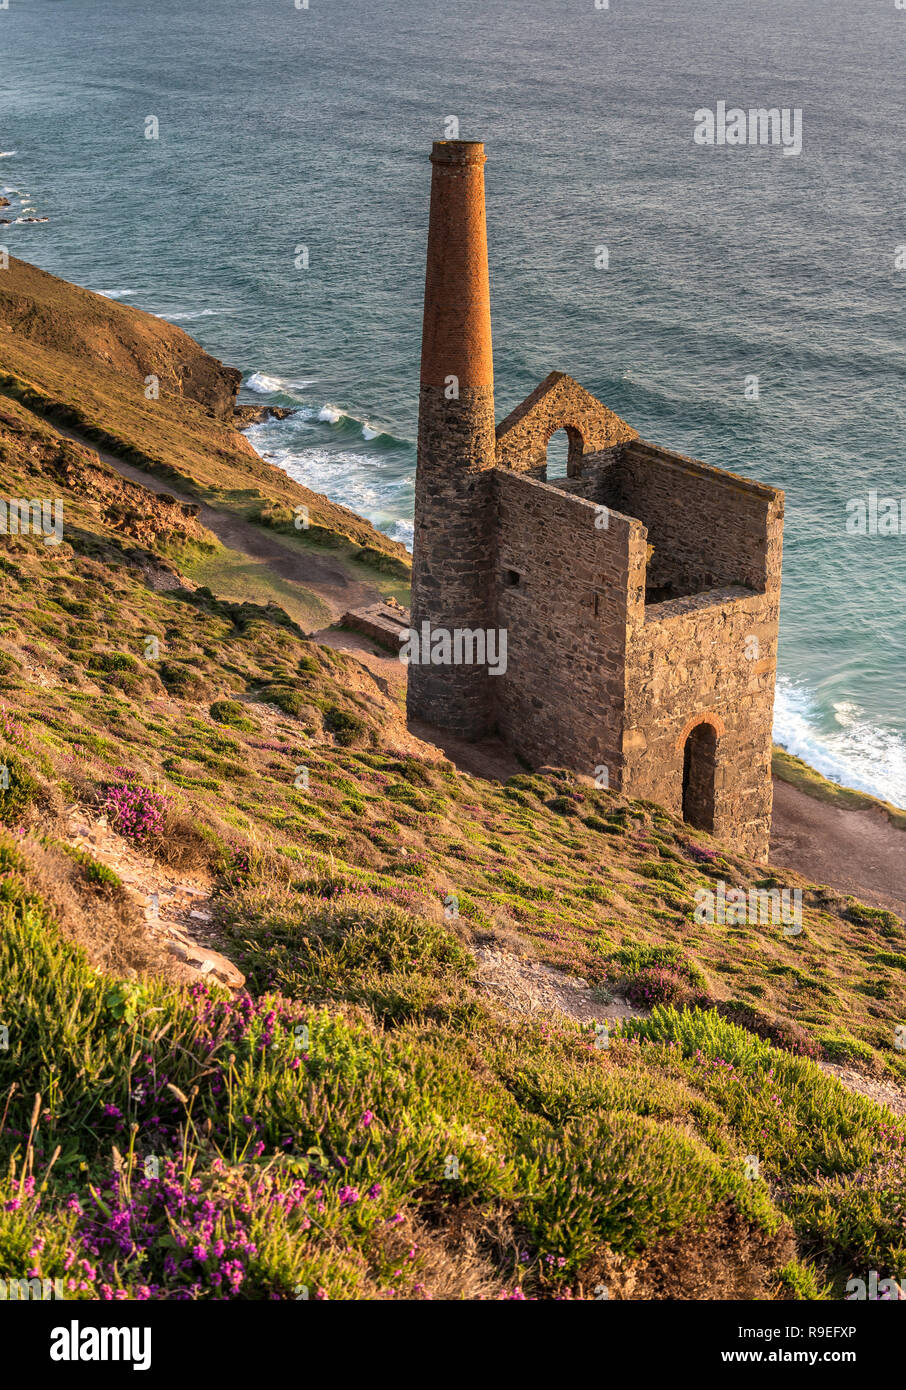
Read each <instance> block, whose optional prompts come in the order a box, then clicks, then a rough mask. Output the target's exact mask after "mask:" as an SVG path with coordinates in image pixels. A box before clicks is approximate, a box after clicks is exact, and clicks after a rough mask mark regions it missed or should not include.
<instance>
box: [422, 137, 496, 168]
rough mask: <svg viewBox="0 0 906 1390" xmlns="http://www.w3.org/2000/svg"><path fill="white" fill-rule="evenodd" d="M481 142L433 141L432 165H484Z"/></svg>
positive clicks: (484, 157) (484, 156) (482, 143)
mask: <svg viewBox="0 0 906 1390" xmlns="http://www.w3.org/2000/svg"><path fill="white" fill-rule="evenodd" d="M486 158H487V156H486V155H485V152H484V141H483V140H435V141H434V145H433V147H432V150H431V163H432V164H484V162H485V159H486Z"/></svg>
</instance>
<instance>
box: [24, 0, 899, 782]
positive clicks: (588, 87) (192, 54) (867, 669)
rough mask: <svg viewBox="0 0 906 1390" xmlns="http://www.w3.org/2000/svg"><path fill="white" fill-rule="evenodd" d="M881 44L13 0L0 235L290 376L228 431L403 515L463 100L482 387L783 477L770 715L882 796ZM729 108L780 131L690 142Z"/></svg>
mask: <svg viewBox="0 0 906 1390" xmlns="http://www.w3.org/2000/svg"><path fill="white" fill-rule="evenodd" d="M904 44H906V11H898V10H897V9H896V8H895V4H894V0H859V3H858V5H856V4H853V3H851V0H797V3H795V4H791V3H789V0H695V3H694V4H692V3H690V0H610V6H609V8H608V9H603V8H602V9H599V8H597V6H596V4H595V0H509V3H504V2H503V0H380V3H375V2H374V0H309V8H307V9H304V8H299V9H297V8H296V7H295V4H294V3H293V0H254V3H252V0H196V3H195V4H193V5H187V4H185V3H184V0H155V3H154V4H148V3H147V2H146V0H11V4H10V8H9V9H8V10H6V11H0V61H2V72H3V81H2V84H0V152H2V155H3V157H2V158H0V189H3V190H5V196H7V197H9V198H10V201H11V204H12V207H11V209H6V210H4V211H5V213H6V215H9V216H12V217H18V216H21V215H27V216H47V217H48V218H49V219H50V220H49V221H48V222H47V223H41V224H31V223H15V222H14V223H13V224H12V225H10V226H8V227H3V228H0V234H2V235H0V241H2V242H3V243H4V244H6V245H8V246H9V248H10V250H11V251H12V252H13V253H14V254H16V255H21V256H23V257H25V258H26V259H30V260H33V261H35V262H36V263H37V264H39V265H41V266H43V267H45V268H46V269H48V270H51V271H53V272H54V273H56V274H59V275H62V276H64V277H66V278H67V279H71V280H75V281H76V282H78V283H79V284H84V285H87V286H89V287H90V288H92V289H95V290H99V291H101V292H103V293H105V294H109V295H111V296H113V297H116V298H121V299H123V300H125V301H126V302H128V303H131V304H135V305H138V306H140V307H142V308H144V309H148V310H150V311H151V312H152V313H155V314H160V315H162V316H163V317H166V318H168V319H169V320H170V321H171V322H174V323H179V324H181V325H182V326H183V327H185V328H186V329H187V331H188V332H190V333H192V334H193V336H195V337H196V338H197V339H198V340H199V341H200V342H201V343H202V344H203V345H204V346H205V347H206V348H207V349H208V350H209V351H211V352H213V353H215V354H216V355H218V356H220V357H222V358H223V359H224V360H226V361H227V362H230V363H232V364H235V365H237V366H239V367H241V368H242V370H243V372H244V374H245V378H244V388H243V398H244V399H246V400H256V401H260V402H264V403H267V402H270V403H274V404H288V405H297V406H300V407H301V409H300V411H299V413H298V414H296V415H294V416H293V417H291V419H289V420H287V421H285V422H279V423H276V422H275V423H270V424H267V425H262V426H261V427H259V428H256V429H255V430H254V431H252V434H251V439H252V442H253V443H254V444H255V447H256V448H258V449H259V450H260V451H261V452H262V453H263V454H266V455H267V456H268V457H270V458H272V459H273V460H274V461H275V462H276V463H278V464H280V465H281V466H282V467H283V468H285V469H286V471H287V472H289V473H290V474H291V475H292V476H293V477H295V478H298V479H299V480H300V481H303V482H305V483H306V484H308V485H309V486H311V487H314V488H316V489H318V490H319V491H322V492H325V493H327V494H328V495H329V496H331V497H333V498H336V499H337V500H339V501H342V502H345V503H347V504H348V505H350V506H352V507H354V508H355V509H356V510H357V511H359V512H362V513H363V514H365V515H367V516H369V517H370V518H372V519H373V520H374V521H375V522H376V523H377V524H378V525H379V526H381V527H382V528H383V529H384V530H386V531H387V532H388V533H389V534H390V535H393V536H396V537H398V538H400V539H403V540H408V539H409V538H411V521H412V476H413V471H414V466H415V452H414V444H413V441H414V438H415V429H416V414H417V392H418V357H419V332H420V318H421V296H422V284H423V273H424V239H425V227H426V217H427V196H428V184H429V172H430V166H429V165H428V162H427V155H428V153H429V150H430V143H431V141H432V140H433V139H436V138H440V137H442V136H444V135H445V134H448V133H449V127H448V126H447V124H446V123H447V118H448V117H450V116H455V117H457V118H458V120H459V122H460V134H461V136H462V137H463V138H466V139H469V138H472V139H476V138H477V139H484V140H485V141H486V143H487V147H488V156H489V158H488V164H487V166H486V176H487V189H488V220H489V233H490V259H491V278H492V295H493V313H494V335H495V341H494V347H495V371H496V379H497V410H498V418H502V417H503V415H505V414H506V413H508V411H509V410H511V409H512V408H513V406H514V405H516V404H517V403H518V402H519V401H520V400H521V399H522V397H523V396H524V395H525V394H526V393H527V392H528V391H529V390H530V389H531V388H532V387H533V386H534V385H535V384H536V383H537V382H538V381H539V380H540V379H541V378H542V377H543V376H545V375H546V374H547V372H548V371H550V370H551V369H554V368H559V369H562V370H565V371H568V372H570V373H571V374H572V375H574V376H575V377H577V378H578V379H579V380H580V381H581V382H582V383H583V384H584V385H586V386H587V387H588V388H589V389H590V390H591V391H593V392H594V393H595V394H596V395H598V396H600V398H601V399H602V400H603V401H605V402H606V403H607V404H608V405H609V406H610V407H611V408H613V409H614V410H616V411H617V412H618V413H620V414H621V415H623V416H624V417H625V418H626V419H627V420H629V421H630V422H631V423H632V424H633V425H635V427H636V428H637V429H639V431H640V432H641V433H642V435H643V436H645V437H647V438H650V439H652V440H655V441H657V442H659V443H663V444H665V445H668V446H671V447H674V448H677V449H679V450H681V451H682V452H685V453H689V454H692V455H695V456H698V457H700V458H703V459H706V460H708V461H710V462H713V463H716V464H718V465H721V466H724V467H728V468H731V469H734V470H736V471H739V472H741V473H745V474H749V475H751V476H754V477H758V478H761V479H764V480H766V481H769V482H771V483H774V484H776V485H778V486H780V487H783V488H785V489H786V493H787V523H786V547H785V570H784V575H785V578H784V593H783V613H782V642H781V651H780V681H779V688H778V700H777V725H776V734H777V737H778V739H780V740H781V741H782V742H783V743H784V744H786V746H788V747H789V748H790V749H791V751H793V752H795V753H797V754H800V755H801V756H803V757H806V758H807V759H809V760H810V761H811V762H812V763H814V764H815V765H816V766H817V767H819V768H820V769H821V770H822V771H824V772H826V773H827V774H828V775H830V776H832V777H835V778H837V779H838V780H840V781H843V782H846V783H847V784H849V785H852V786H856V787H859V788H862V789H865V790H869V791H873V792H875V793H878V794H881V795H883V796H886V797H888V798H890V799H892V800H894V801H898V802H899V803H900V804H906V698H904V685H906V504H904V516H903V524H902V525H901V526H900V527H899V528H898V529H897V530H896V531H895V532H893V533H892V534H866V535H858V534H849V533H848V532H847V529H846V523H847V515H848V512H847V503H855V502H857V501H858V499H867V498H868V494H869V492H870V491H871V490H875V491H877V493H878V494H879V496H880V497H882V498H883V497H885V496H892V497H895V498H897V499H899V498H906V467H904V462H903V455H902V441H903V437H904V423H906V370H904V369H906V358H904V341H906V333H904V328H906V323H904V307H906V298H904V290H906V268H904V269H898V268H897V248H898V247H906V204H904V202H903V196H902V194H903V177H902V175H903V150H904V148H906V108H904V104H903V102H902V52H903V46H904ZM720 101H726V102H727V103H728V105H731V106H732V105H739V106H742V107H743V108H748V107H750V106H756V107H760V106H777V107H780V108H790V109H797V108H798V109H800V110H801V112H802V133H803V148H802V153H801V154H800V155H799V156H798V157H797V156H785V155H784V154H783V152H782V150H781V149H780V148H777V147H767V148H762V147H758V146H754V147H749V146H745V147H742V148H740V147H730V146H725V147H722V148H716V147H715V148H707V147H702V146H699V145H696V143H695V142H694V140H693V131H694V120H693V114H694V112H695V111H697V110H698V109H699V108H710V109H712V110H714V109H716V107H717V103H718V102H720ZM151 117H156V118H157V122H158V127H159V129H158V138H157V139H156V140H155V139H148V138H146V131H147V130H148V129H149V118H151ZM25 209H34V211H33V212H25V211H24V210H25ZM599 246H606V247H607V249H608V253H609V268H608V269H606V270H605V269H599V268H596V264H595V262H596V248H597V247H599ZM302 247H305V248H307V251H305V252H303V251H302V250H301V248H302ZM597 259H600V257H599V256H598V257H597ZM903 259H904V263H906V255H904V258H903ZM306 260H307V267H306V266H305V265H304V262H305V261H306ZM752 377H757V378H758V390H759V399H758V400H753V399H747V395H746V381H747V378H752ZM751 394H752V391H751V386H750V389H749V395H751ZM713 540H714V544H715V546H719V545H720V544H721V543H722V541H721V537H720V536H715V537H714V538H713Z"/></svg>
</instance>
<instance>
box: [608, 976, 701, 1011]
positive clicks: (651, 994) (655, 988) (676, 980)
mask: <svg viewBox="0 0 906 1390" xmlns="http://www.w3.org/2000/svg"><path fill="white" fill-rule="evenodd" d="M624 988H625V994H626V998H627V999H628V1000H629V1002H630V1004H633V1005H634V1006H635V1008H637V1009H653V1008H654V1007H655V1005H657V1004H683V1003H686V1001H687V1000H688V999H690V998H691V995H692V991H691V990H690V988H689V982H688V980H686V979H684V978H683V976H682V975H680V974H679V973H678V972H677V971H676V970H671V969H669V968H668V967H667V966H663V965H648V966H646V967H645V969H644V970H640V971H639V972H638V974H637V975H633V976H631V978H630V979H629V980H627V982H626V984H625V987H624Z"/></svg>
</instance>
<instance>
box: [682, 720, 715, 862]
mask: <svg viewBox="0 0 906 1390" xmlns="http://www.w3.org/2000/svg"><path fill="white" fill-rule="evenodd" d="M716 773H717V730H716V729H715V728H714V726H713V725H712V724H697V725H696V726H695V728H694V729H693V730H692V732H691V734H690V735H689V737H688V738H687V739H686V743H685V747H684V748H683V820H684V821H686V823H687V824H688V825H692V826H694V827H695V828H696V830H706V831H707V832H708V834H711V835H713V833H714V782H715V776H716Z"/></svg>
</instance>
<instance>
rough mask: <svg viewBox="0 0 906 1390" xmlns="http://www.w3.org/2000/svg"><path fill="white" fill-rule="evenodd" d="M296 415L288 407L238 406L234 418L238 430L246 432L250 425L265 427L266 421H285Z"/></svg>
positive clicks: (290, 407)
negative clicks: (288, 417)
mask: <svg viewBox="0 0 906 1390" xmlns="http://www.w3.org/2000/svg"><path fill="white" fill-rule="evenodd" d="M295 413H296V412H295V410H294V409H293V408H292V406H288V405H237V407H236V409H235V411H234V415H233V418H234V419H235V421H236V428H237V429H240V430H244V429H247V428H248V426H249V425H263V424H264V422H265V420H285V419H286V418H287V416H288V415H295Z"/></svg>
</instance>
